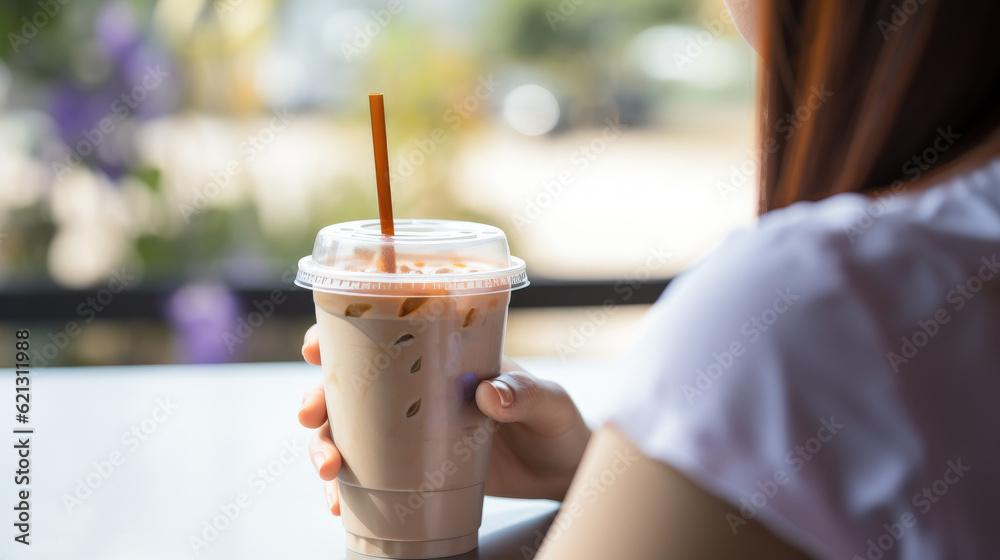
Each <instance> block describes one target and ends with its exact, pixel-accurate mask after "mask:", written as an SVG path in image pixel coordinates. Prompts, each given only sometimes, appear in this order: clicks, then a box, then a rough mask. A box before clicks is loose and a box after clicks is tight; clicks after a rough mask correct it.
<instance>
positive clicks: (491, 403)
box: [476, 371, 579, 435]
mask: <svg viewBox="0 0 1000 560" xmlns="http://www.w3.org/2000/svg"><path fill="white" fill-rule="evenodd" d="M476 404H478V405H479V409H480V410H482V411H483V414H486V415H487V416H489V417H490V418H493V419H494V420H497V421H499V422H504V423H508V422H520V423H522V424H524V425H525V426H526V427H528V428H530V429H532V430H533V431H535V432H537V433H539V434H542V435H550V434H558V433H562V432H564V431H565V430H567V429H569V428H570V427H571V426H572V425H573V424H574V423H576V422H577V421H579V412H578V411H577V410H576V406H575V405H574V404H573V401H572V400H571V399H570V398H569V395H567V394H566V391H565V390H564V389H563V388H562V387H561V386H559V385H558V384H556V383H552V382H551V381H542V380H540V379H537V378H535V377H534V376H533V375H531V374H529V373H526V372H523V371H508V372H504V373H501V374H500V375H499V376H498V377H496V378H494V379H490V380H487V381H483V382H481V383H480V384H479V387H477V388H476Z"/></svg>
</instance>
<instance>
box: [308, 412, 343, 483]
mask: <svg viewBox="0 0 1000 560" xmlns="http://www.w3.org/2000/svg"><path fill="white" fill-rule="evenodd" d="M309 460H310V462H312V464H313V468H314V469H316V474H318V475H319V477H320V478H322V479H323V480H333V479H335V478H337V473H339V472H340V466H341V462H342V460H341V458H340V450H339V449H337V446H336V445H334V443H333V439H332V438H331V437H330V423H329V422H327V423H325V424H323V425H322V426H320V428H319V429H318V430H316V431H315V432H313V435H312V437H311V438H309Z"/></svg>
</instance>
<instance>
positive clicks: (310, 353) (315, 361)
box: [302, 325, 321, 366]
mask: <svg viewBox="0 0 1000 560" xmlns="http://www.w3.org/2000/svg"><path fill="white" fill-rule="evenodd" d="M302 357H303V358H304V359H305V361H306V362H308V363H310V364H312V365H314V366H318V365H321V362H320V355H319V338H318V337H317V335H316V325H313V326H311V327H309V330H307V331H306V335H305V337H304V338H303V340H302Z"/></svg>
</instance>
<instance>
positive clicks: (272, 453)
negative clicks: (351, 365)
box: [0, 359, 620, 560]
mask: <svg viewBox="0 0 1000 560" xmlns="http://www.w3.org/2000/svg"><path fill="white" fill-rule="evenodd" d="M521 363H522V365H524V366H525V368H526V369H528V370H529V371H532V372H533V373H535V374H537V375H539V376H541V377H545V378H548V379H554V380H556V381H558V382H560V383H562V384H563V385H564V386H565V387H566V388H567V390H568V391H569V392H570V394H571V395H573V397H574V399H576V401H577V402H578V403H579V405H580V408H581V410H582V411H583V412H584V416H585V417H588V418H590V419H592V418H593V416H594V414H595V413H596V411H597V410H598V408H599V406H600V399H601V397H602V394H603V391H602V387H601V385H600V384H598V383H597V381H598V380H599V379H602V378H603V379H605V383H607V379H608V378H607V376H606V375H605V373H606V369H607V368H606V367H604V366H605V364H601V363H580V362H572V361H566V362H562V361H559V360H558V359H552V360H545V359H534V360H532V359H525V360H522V361H521ZM6 373H8V374H10V373H11V370H6ZM610 375H620V372H612V373H610ZM32 376H33V377H34V378H33V380H32V381H33V384H32V411H31V421H30V424H29V425H30V426H31V427H33V428H34V430H35V433H34V434H33V435H32V441H31V485H30V490H31V536H30V540H31V543H32V544H31V545H30V546H27V547H25V546H23V545H21V544H18V543H15V542H14V541H13V535H14V529H13V527H12V525H11V524H12V523H13V522H14V512H13V511H12V509H11V507H12V504H14V503H15V491H16V489H20V488H23V487H15V485H14V482H13V476H12V475H13V471H14V470H15V459H16V458H15V455H14V450H13V447H12V446H13V445H14V443H15V438H14V434H13V433H12V432H11V431H10V430H11V429H12V427H13V425H14V418H13V415H14V411H13V410H11V409H10V408H9V407H8V406H4V407H2V408H0V410H3V412H4V413H9V414H5V415H4V416H5V418H4V420H5V422H4V424H6V426H3V428H4V429H5V430H6V432H7V434H8V436H7V438H6V441H5V444H4V446H3V447H4V451H3V452H2V454H0V456H2V462H0V464H2V465H3V467H2V469H3V472H2V477H0V478H2V482H0V488H2V492H3V498H2V500H0V506H2V507H0V511H4V512H5V513H4V514H3V515H0V526H3V527H4V529H3V531H2V540H0V559H2V558H4V556H7V557H9V558H73V559H79V560H84V559H90V558H93V559H101V560H115V559H123V560H124V559H128V560H133V559H136V558H142V559H144V560H154V559H159V558H164V559H168V558H169V559H177V558H220V559H223V558H224V559H236V558H239V559H256V558H324V559H339V558H345V555H346V554H347V553H346V549H345V547H344V531H343V527H342V525H341V523H340V519H339V518H336V517H333V516H331V515H330V514H329V513H328V512H327V509H326V502H325V500H324V497H323V493H322V490H321V481H320V480H319V478H318V477H317V476H316V474H315V473H314V471H313V468H312V466H311V465H310V464H309V460H308V457H307V455H308V454H307V453H306V451H305V446H306V442H307V441H308V436H309V431H308V430H306V429H304V428H302V427H301V426H299V425H298V423H297V422H296V420H295V415H296V412H297V411H298V407H299V404H300V402H301V397H302V393H303V391H304V389H305V388H306V387H307V386H308V385H309V384H311V383H312V382H314V381H317V380H319V379H320V376H321V375H320V370H319V368H317V367H313V366H308V365H306V364H304V363H277V364H233V365H215V366H143V367H112V368H62V369H50V370H42V371H38V372H36V373H33V374H32ZM4 377H5V381H4V383H3V384H2V385H0V387H3V389H2V390H0V399H2V401H0V402H8V401H13V391H14V389H13V377H12V375H7V376H4ZM605 387H606V385H605ZM8 415H9V418H7V417H6V416H8ZM133 430H134V431H135V433H134V434H133V433H132V431H133ZM113 463H117V465H115V464H113ZM91 487H93V488H91ZM88 492H89V493H88ZM241 495H242V496H241ZM71 500H78V501H71ZM557 506H558V504H556V503H554V502H550V501H545V500H509V499H500V498H487V500H486V505H485V510H484V517H483V526H482V529H481V530H480V548H479V550H478V552H476V553H474V554H470V555H469V556H468V557H469V558H479V559H500V558H517V559H521V558H524V555H523V554H522V549H521V546H522V545H524V546H527V547H529V548H532V547H533V546H534V544H533V543H534V541H535V540H536V538H537V533H536V531H544V529H545V527H547V525H548V523H549V522H551V519H552V516H553V515H554V512H555V510H556V508H557ZM225 510H228V511H229V515H226V514H225ZM218 516H221V517H218ZM217 517H218V518H217ZM229 517H233V519H232V520H229ZM213 521H215V522H216V523H217V524H218V526H220V527H222V530H220V531H213V530H209V531H207V532H206V531H205V528H206V523H212V522H213ZM227 525H228V526H227ZM192 538H200V539H201V541H202V542H199V543H195V542H194V541H192ZM196 544H197V545H198V546H199V548H198V550H195V548H196V546H195V545H196ZM201 545H204V546H203V547H201ZM352 556H353V555H352Z"/></svg>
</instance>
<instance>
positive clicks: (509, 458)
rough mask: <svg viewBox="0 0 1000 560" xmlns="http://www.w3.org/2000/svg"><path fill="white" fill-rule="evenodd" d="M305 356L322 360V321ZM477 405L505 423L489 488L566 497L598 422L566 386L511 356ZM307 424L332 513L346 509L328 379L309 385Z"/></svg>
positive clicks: (302, 414)
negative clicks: (586, 416)
mask: <svg viewBox="0 0 1000 560" xmlns="http://www.w3.org/2000/svg"><path fill="white" fill-rule="evenodd" d="M302 357H303V358H305V360H306V361H307V362H309V363H310V364H313V365H320V353H319V341H318V340H317V337H316V326H315V325H313V327H312V328H310V329H309V330H308V331H307V332H306V336H305V343H304V344H303V346H302ZM476 404H477V405H478V406H479V409H480V410H482V411H483V413H484V414H486V416H489V417H490V418H492V419H494V420H496V421H498V422H500V423H501V424H502V425H501V426H500V429H499V430H497V432H496V434H495V435H494V440H493V453H492V455H491V459H490V475H489V478H488V479H487V480H486V493H487V494H488V495H490V496H503V497H509V498H548V499H550V500H562V499H563V497H564V496H565V495H566V490H567V489H568V488H569V483H570V481H571V480H572V479H573V475H574V474H575V473H576V469H577V466H578V465H579V464H580V458H581V457H582V456H583V450H584V448H585V447H586V446H587V441H588V440H589V439H590V429H588V428H587V425H586V424H585V423H584V421H583V417H582V416H580V412H579V411H578V410H577V409H576V405H574V404H573V401H572V399H570V397H569V395H568V394H566V391H565V390H564V389H563V388H562V387H560V386H559V385H558V384H556V383H553V382H551V381H544V380H541V379H537V378H535V377H534V376H532V375H530V374H528V373H526V372H524V371H522V370H521V368H520V366H518V365H517V364H516V363H514V361H513V360H509V359H507V358H504V360H503V363H502V364H501V373H500V375H499V376H498V377H496V378H494V379H490V380H488V381H482V382H480V383H479V387H478V388H477V389H476ZM299 423H300V424H302V425H303V426H305V427H306V428H316V431H315V433H313V436H312V438H311V439H310V440H309V457H310V458H311V460H312V463H313V466H314V467H315V468H316V472H317V473H318V474H319V477H320V478H322V479H323V480H325V481H326V483H325V489H326V501H327V504H328V505H329V507H330V512H331V513H333V514H334V515H340V499H339V497H338V495H337V483H336V478H337V473H339V472H340V466H341V457H340V452H339V451H338V450H337V446H336V445H335V444H334V442H333V439H332V437H331V432H330V424H329V421H328V420H327V416H326V400H325V395H324V392H323V383H322V382H320V383H316V384H315V385H313V386H312V387H310V388H309V389H308V390H307V391H306V394H305V396H304V397H303V399H302V408H301V410H299Z"/></svg>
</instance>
